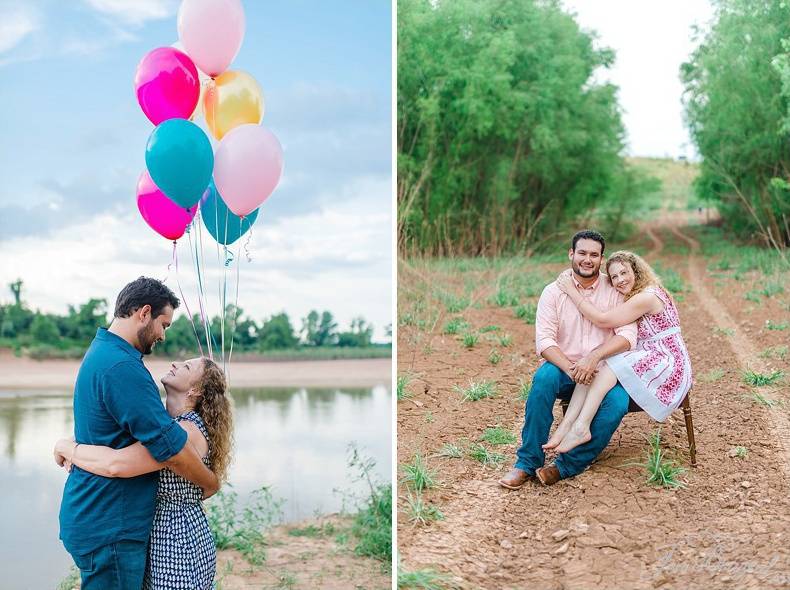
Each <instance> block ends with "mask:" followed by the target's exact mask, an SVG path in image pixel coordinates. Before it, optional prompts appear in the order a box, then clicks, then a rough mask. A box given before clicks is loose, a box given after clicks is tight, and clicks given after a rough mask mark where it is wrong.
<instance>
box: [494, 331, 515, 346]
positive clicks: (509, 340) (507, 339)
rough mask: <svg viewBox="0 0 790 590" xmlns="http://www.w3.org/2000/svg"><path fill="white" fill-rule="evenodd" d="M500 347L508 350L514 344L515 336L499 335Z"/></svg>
mask: <svg viewBox="0 0 790 590" xmlns="http://www.w3.org/2000/svg"><path fill="white" fill-rule="evenodd" d="M497 340H498V342H499V345H500V346H501V347H503V348H507V347H508V346H510V345H511V344H513V336H511V335H510V334H499V337H498V338H497Z"/></svg>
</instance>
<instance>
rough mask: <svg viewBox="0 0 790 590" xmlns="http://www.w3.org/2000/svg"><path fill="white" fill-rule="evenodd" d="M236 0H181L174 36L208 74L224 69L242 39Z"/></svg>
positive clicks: (241, 13)
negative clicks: (175, 35) (176, 30)
mask: <svg viewBox="0 0 790 590" xmlns="http://www.w3.org/2000/svg"><path fill="white" fill-rule="evenodd" d="M245 26H246V24H245V18H244V8H242V6H241V2H240V0H183V1H182V2H181V7H180V8H179V9H178V39H179V41H181V44H182V45H183V46H184V49H186V52H187V53H188V54H189V57H191V58H192V60H193V61H194V62H195V64H196V65H197V67H199V68H200V69H201V70H203V71H204V72H206V73H207V74H208V75H209V76H211V77H212V78H214V77H216V76H219V75H220V74H221V73H222V72H224V71H225V70H227V69H228V66H229V65H230V63H231V62H232V61H233V59H234V58H235V57H236V54H237V53H238V52H239V48H240V47H241V42H242V40H243V39H244V28H245Z"/></svg>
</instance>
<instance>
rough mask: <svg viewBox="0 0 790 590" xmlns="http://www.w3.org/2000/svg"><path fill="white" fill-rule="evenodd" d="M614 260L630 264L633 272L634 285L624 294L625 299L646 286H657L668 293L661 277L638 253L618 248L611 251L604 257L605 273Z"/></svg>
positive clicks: (607, 272) (610, 280)
mask: <svg viewBox="0 0 790 590" xmlns="http://www.w3.org/2000/svg"><path fill="white" fill-rule="evenodd" d="M615 262H619V263H620V264H626V265H628V266H630V267H631V270H632V271H633V273H634V286H633V288H632V289H631V292H630V293H627V294H626V295H625V300H626V301H628V300H629V299H631V297H633V296H634V295H636V294H638V293H641V292H642V291H644V290H645V289H646V288H647V287H659V288H661V289H662V290H663V291H664V292H665V293H667V294H669V291H667V290H666V289H665V288H664V285H662V284H661V279H660V278H659V277H658V275H657V274H656V272H655V271H654V270H653V268H652V267H651V266H650V265H649V264H648V263H647V262H645V259H644V258H642V257H641V256H639V254H634V253H633V252H629V251H628V250H618V251H617V252H614V253H612V255H611V256H609V258H607V259H606V274H607V275H608V274H609V267H610V266H611V265H612V264H614V263H615ZM609 282H610V283H611V282H612V279H611V277H610V278H609Z"/></svg>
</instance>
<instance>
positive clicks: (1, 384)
mask: <svg viewBox="0 0 790 590" xmlns="http://www.w3.org/2000/svg"><path fill="white" fill-rule="evenodd" d="M144 362H145V365H146V366H147V367H148V370H149V371H151V374H152V375H153V376H154V379H156V380H157V381H158V379H159V378H160V377H161V376H162V375H164V374H165V373H167V372H168V371H169V370H170V361H168V360H164V359H160V358H150V357H146V358H145V359H144ZM79 366H80V362H79V361H74V360H42V361H37V360H33V359H29V358H18V357H15V356H13V355H12V354H10V353H0V389H24V390H36V389H62V388H66V389H70V388H71V387H73V386H74V381H75V379H76V377H77V371H78V370H79ZM391 371H392V363H391V361H390V359H349V360H331V361H282V362H238V363H237V362H234V363H232V365H231V366H230V371H229V374H230V383H231V387H372V386H374V385H379V384H382V385H389V384H390V380H391Z"/></svg>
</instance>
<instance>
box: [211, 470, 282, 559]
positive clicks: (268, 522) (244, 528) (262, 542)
mask: <svg viewBox="0 0 790 590" xmlns="http://www.w3.org/2000/svg"><path fill="white" fill-rule="evenodd" d="M225 487H226V488H228V489H226V490H225V491H220V492H218V493H217V494H216V495H215V496H214V497H213V498H211V499H210V500H209V501H208V502H206V506H207V510H206V518H207V519H208V525H209V529H210V530H211V535H212V536H213V537H214V544H215V545H216V546H217V549H228V548H232V549H236V550H237V551H238V552H239V553H241V554H242V555H243V556H244V557H245V559H246V560H247V561H248V562H250V563H251V564H252V565H260V564H262V563H263V562H264V561H265V560H266V533H267V532H268V530H269V529H270V528H271V527H272V525H273V524H274V523H275V522H277V521H278V520H279V519H280V515H281V512H282V510H281V509H282V505H283V500H281V499H276V498H275V497H274V496H273V495H272V493H271V490H270V489H269V487H268V486H262V487H260V488H258V489H257V490H255V491H253V492H252V494H250V500H249V502H248V504H247V506H245V507H244V509H242V511H241V512H240V513H239V512H238V510H237V508H236V499H237V494H236V492H235V491H234V490H233V486H231V485H230V484H226V486H225Z"/></svg>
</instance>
